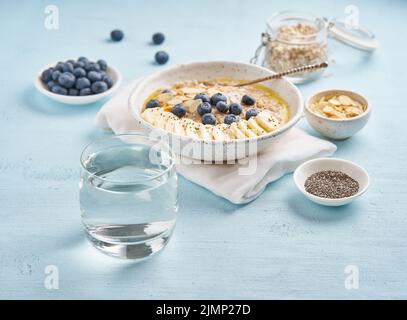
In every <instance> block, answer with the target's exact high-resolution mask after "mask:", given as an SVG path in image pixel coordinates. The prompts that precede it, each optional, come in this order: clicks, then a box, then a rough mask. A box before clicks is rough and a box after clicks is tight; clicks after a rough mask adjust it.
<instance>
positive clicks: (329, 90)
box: [305, 89, 372, 122]
mask: <svg viewBox="0 0 407 320" xmlns="http://www.w3.org/2000/svg"><path fill="white" fill-rule="evenodd" d="M333 91H339V92H347V93H350V94H353V95H356V96H359V97H360V98H362V99H363V100H364V101H365V102H366V103H365V105H366V110H365V111H363V112H362V113H361V114H360V115H358V116H356V117H352V118H346V119H332V118H328V117H324V116H322V115H320V114H318V113H315V112H314V111H312V110H311V109H310V108H309V105H310V102H311V100H312V99H313V98H314V97H315V96H317V95H319V94H324V93H326V94H327V95H329V93H330V92H333ZM359 102H360V101H359ZM305 109H306V110H307V111H308V112H310V113H311V114H313V115H315V116H316V117H318V118H319V119H323V120H327V121H332V122H349V121H353V120H357V119H360V118H363V117H366V116H367V115H368V114H370V112H371V110H372V107H371V106H370V105H369V101H368V100H367V98H366V97H365V96H364V95H363V94H361V93H358V92H355V91H352V90H348V89H324V90H319V91H316V92H314V93H313V94H312V95H310V96H309V97H308V98H307V100H306V101H305Z"/></svg>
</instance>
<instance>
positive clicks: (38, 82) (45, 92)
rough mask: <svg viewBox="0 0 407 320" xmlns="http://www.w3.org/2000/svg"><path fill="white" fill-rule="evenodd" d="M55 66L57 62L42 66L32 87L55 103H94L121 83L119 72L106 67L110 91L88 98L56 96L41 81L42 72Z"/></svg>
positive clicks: (112, 91)
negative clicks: (111, 81)
mask: <svg viewBox="0 0 407 320" xmlns="http://www.w3.org/2000/svg"><path fill="white" fill-rule="evenodd" d="M56 64H57V62H55V63H50V64H48V65H46V66H44V67H43V68H42V69H41V70H40V71H39V72H38V74H37V75H36V77H35V78H34V85H35V87H36V88H37V90H38V91H39V92H41V93H42V94H43V95H45V96H47V97H49V98H51V99H52V100H55V101H58V102H61V103H66V104H88V103H92V102H96V101H98V100H100V99H102V98H104V97H107V96H109V95H111V94H112V93H114V92H115V91H116V90H117V89H118V88H119V87H120V84H121V82H122V76H121V74H120V72H119V71H118V70H117V69H116V68H114V67H112V66H111V65H108V67H107V70H106V73H107V75H109V76H110V77H111V78H112V80H113V86H112V87H111V88H110V89H108V90H106V91H105V92H102V93H98V94H93V95H89V96H65V95H62V94H56V93H53V92H52V91H50V90H49V89H48V87H47V86H46V84H44V83H43V82H42V80H41V74H42V72H43V71H44V70H46V69H48V68H51V67H54V66H55V65H56Z"/></svg>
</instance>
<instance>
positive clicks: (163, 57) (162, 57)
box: [154, 51, 170, 64]
mask: <svg viewBox="0 0 407 320" xmlns="http://www.w3.org/2000/svg"><path fill="white" fill-rule="evenodd" d="M154 58H155V61H156V62H157V63H158V64H166V63H167V61H168V59H169V58H170V56H169V55H168V53H167V52H165V51H157V53H156V54H155V56H154Z"/></svg>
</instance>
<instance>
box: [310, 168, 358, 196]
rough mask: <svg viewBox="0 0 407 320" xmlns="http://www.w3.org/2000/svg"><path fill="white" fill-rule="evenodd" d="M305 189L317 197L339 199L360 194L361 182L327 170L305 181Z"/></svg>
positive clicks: (339, 172)
mask: <svg viewBox="0 0 407 320" xmlns="http://www.w3.org/2000/svg"><path fill="white" fill-rule="evenodd" d="M304 187H305V190H306V191H307V192H309V193H311V194H313V195H315V196H318V197H322V198H330V199H339V198H346V197H351V196H353V195H355V194H356V193H358V191H359V182H357V181H356V180H355V179H353V178H351V177H350V176H348V175H347V174H346V173H343V172H341V171H335V170H326V171H319V172H317V173H314V174H312V175H310V176H309V177H308V178H307V180H305V183H304Z"/></svg>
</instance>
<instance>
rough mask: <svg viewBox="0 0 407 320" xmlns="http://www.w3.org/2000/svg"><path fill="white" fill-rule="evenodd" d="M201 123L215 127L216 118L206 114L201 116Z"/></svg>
mask: <svg viewBox="0 0 407 320" xmlns="http://www.w3.org/2000/svg"><path fill="white" fill-rule="evenodd" d="M202 123H203V124H211V125H215V124H216V117H215V116H214V115H213V114H212V113H206V114H204V115H203V116H202Z"/></svg>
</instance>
